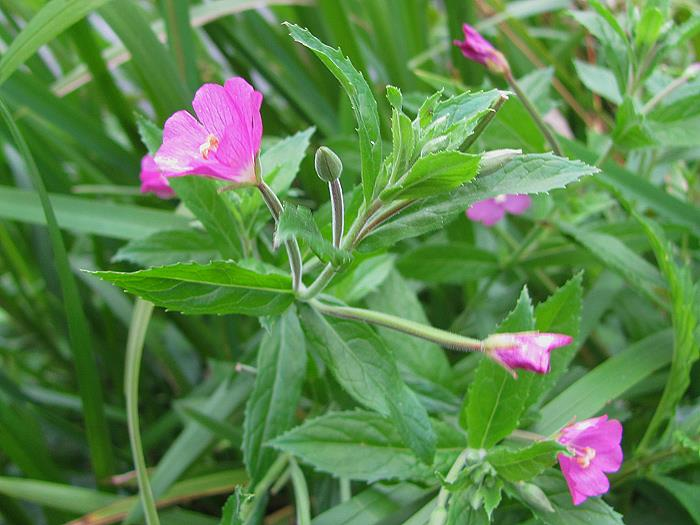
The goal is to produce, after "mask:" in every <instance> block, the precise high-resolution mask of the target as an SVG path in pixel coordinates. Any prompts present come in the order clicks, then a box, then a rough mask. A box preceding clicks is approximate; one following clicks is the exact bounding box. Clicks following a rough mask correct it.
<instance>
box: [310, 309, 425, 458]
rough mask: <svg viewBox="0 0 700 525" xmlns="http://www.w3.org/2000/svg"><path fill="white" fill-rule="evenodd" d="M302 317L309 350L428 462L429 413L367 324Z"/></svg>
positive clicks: (312, 315)
mask: <svg viewBox="0 0 700 525" xmlns="http://www.w3.org/2000/svg"><path fill="white" fill-rule="evenodd" d="M301 316H302V324H303V327H304V332H305V333H306V337H307V340H308V342H309V345H310V348H311V349H313V350H314V351H315V352H316V353H317V354H318V355H319V356H320V357H321V359H323V361H324V362H325V363H326V365H327V366H328V368H329V369H330V370H331V372H332V373H333V375H334V376H335V378H336V379H337V381H338V383H340V385H341V386H342V387H343V388H344V389H345V390H346V391H347V393H348V394H350V395H351V396H352V397H353V398H355V399H356V400H357V401H358V402H360V403H361V404H363V405H364V406H366V407H368V408H371V409H373V410H376V411H377V412H379V413H380V414H382V415H383V416H386V417H390V418H391V419H392V421H393V423H394V424H395V425H396V428H397V430H398V432H399V435H400V436H401V437H402V439H403V441H404V443H406V445H408V447H409V448H410V449H411V450H413V452H414V453H415V454H416V456H418V457H419V458H420V459H421V460H422V461H423V462H425V463H428V464H430V463H431V462H432V459H433V456H434V454H435V439H436V438H435V433H434V432H433V429H432V427H431V425H430V421H429V419H428V413H427V411H426V410H425V408H424V407H423V406H422V405H421V404H420V402H419V401H418V399H417V398H416V396H415V394H414V393H413V392H412V391H411V390H410V389H409V388H408V387H407V386H406V384H405V383H404V382H403V381H402V380H401V377H400V375H399V371H398V368H397V366H396V361H395V360H394V357H393V356H392V355H391V352H390V351H389V349H388V348H387V347H386V345H385V343H384V341H382V339H380V338H379V336H377V334H376V333H375V332H374V331H373V330H372V329H371V328H370V327H369V326H367V325H365V324H361V323H357V322H352V321H339V320H333V321H328V320H326V319H324V318H323V317H321V315H320V314H319V313H318V312H316V311H314V310H312V309H310V308H303V309H302V314H301Z"/></svg>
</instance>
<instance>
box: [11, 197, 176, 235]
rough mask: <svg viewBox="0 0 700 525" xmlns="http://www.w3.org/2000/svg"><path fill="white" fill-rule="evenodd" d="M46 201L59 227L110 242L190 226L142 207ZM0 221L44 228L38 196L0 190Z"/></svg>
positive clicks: (66, 199) (74, 199) (75, 200)
mask: <svg viewBox="0 0 700 525" xmlns="http://www.w3.org/2000/svg"><path fill="white" fill-rule="evenodd" d="M49 197H50V201H51V205H52V207H53V209H54V212H55V213H56V220H57V221H58V226H59V227H60V228H62V229H66V230H70V231H72V232H75V233H86V234H91V235H99V236H102V237H108V238H112V239H126V240H129V239H141V238H143V237H144V236H146V235H149V234H152V233H155V232H158V231H161V230H173V229H186V228H187V226H188V223H189V220H188V219H187V218H186V217H182V216H180V215H176V214H174V213H172V212H169V211H163V210H154V209H151V208H146V207H144V206H132V205H129V204H115V203H113V202H102V201H97V200H93V199H87V198H85V197H73V196H71V195H57V194H51V195H50V196H49ZM0 218H2V219H7V220H11V221H19V222H26V223H29V224H40V225H45V224H46V217H45V215H44V213H43V211H42V207H41V202H40V198H39V195H37V194H36V193H35V192H31V191H27V190H21V189H18V188H8V187H6V186H0Z"/></svg>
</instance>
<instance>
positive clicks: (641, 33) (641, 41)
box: [634, 5, 666, 47]
mask: <svg viewBox="0 0 700 525" xmlns="http://www.w3.org/2000/svg"><path fill="white" fill-rule="evenodd" d="M665 21H666V20H665V18H664V14H663V13H662V12H661V9H659V8H658V7H656V6H653V5H645V6H644V8H643V10H642V17H641V18H640V19H639V22H637V27H635V28H634V33H635V34H634V43H635V45H636V46H638V47H639V46H647V45H650V44H653V43H655V42H656V39H657V38H658V37H659V33H660V32H661V28H662V27H663V25H664V22H665Z"/></svg>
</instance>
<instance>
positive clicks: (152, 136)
mask: <svg viewBox="0 0 700 525" xmlns="http://www.w3.org/2000/svg"><path fill="white" fill-rule="evenodd" d="M136 127H137V128H138V130H139V136H140V137H141V142H143V145H144V146H146V149H147V150H148V154H149V155H155V154H156V152H157V151H158V149H159V148H160V146H161V144H163V129H162V128H159V127H158V126H156V125H155V124H154V123H153V122H152V121H151V120H150V119H148V118H146V117H144V116H143V115H142V114H141V113H136Z"/></svg>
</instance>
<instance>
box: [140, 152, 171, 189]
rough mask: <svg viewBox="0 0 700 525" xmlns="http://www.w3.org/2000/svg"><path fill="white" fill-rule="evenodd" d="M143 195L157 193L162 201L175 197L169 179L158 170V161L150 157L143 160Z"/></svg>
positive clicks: (141, 177) (147, 156)
mask: <svg viewBox="0 0 700 525" xmlns="http://www.w3.org/2000/svg"><path fill="white" fill-rule="evenodd" d="M139 177H140V179H141V193H155V194H156V195H157V196H158V197H160V198H161V199H167V198H170V197H172V196H173V195H174V192H173V190H172V188H171V187H170V184H168V179H167V178H165V175H163V174H162V173H161V171H160V169H158V165H157V164H156V161H155V160H153V157H151V156H150V155H144V157H143V158H142V159H141V173H140V174H139Z"/></svg>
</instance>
